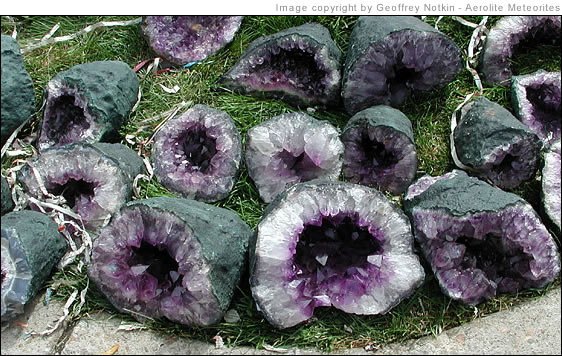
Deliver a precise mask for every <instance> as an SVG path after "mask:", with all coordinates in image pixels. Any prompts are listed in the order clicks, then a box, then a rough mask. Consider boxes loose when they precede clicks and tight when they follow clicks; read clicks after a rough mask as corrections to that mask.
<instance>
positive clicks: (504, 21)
mask: <svg viewBox="0 0 562 356" xmlns="http://www.w3.org/2000/svg"><path fill="white" fill-rule="evenodd" d="M541 43H544V44H553V45H560V16H505V17H503V18H501V19H500V20H499V21H498V22H497V23H496V24H495V25H494V26H493V27H492V28H491V29H490V32H489V33H488V36H487V37H486V42H485V44H484V49H483V53H482V57H481V60H480V64H479V66H480V70H481V71H482V73H483V74H484V79H485V80H486V81H488V82H490V83H493V84H501V85H504V86H508V85H509V84H510V79H511V76H512V75H513V72H512V70H511V59H512V58H514V57H515V56H516V55H517V52H518V51H519V50H520V49H521V48H523V47H525V46H529V45H530V46H537V45H539V44H541Z"/></svg>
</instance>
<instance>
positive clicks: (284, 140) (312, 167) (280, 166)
mask: <svg viewBox="0 0 562 356" xmlns="http://www.w3.org/2000/svg"><path fill="white" fill-rule="evenodd" d="M343 151H344V147H343V143H342V142H341V141H340V137H339V132H338V130H337V129H336V128H335V127H334V126H332V125H331V124H330V123H329V122H326V121H320V120H317V119H315V118H313V117H312V116H309V115H307V114H305V113H302V112H294V113H287V114H282V115H279V116H275V117H273V118H271V119H269V120H267V121H265V122H263V123H261V124H259V125H257V126H254V127H252V128H251V129H250V130H248V139H247V143H246V166H247V167H248V174H249V176H250V177H251V178H252V180H253V181H254V183H255V184H256V186H257V188H258V191H259V194H260V196H261V198H262V199H263V200H264V201H265V202H266V203H269V202H271V201H272V200H273V199H274V198H275V197H276V196H277V195H278V194H279V193H281V192H282V191H284V190H285V189H286V188H288V187H290V186H292V185H294V184H295V183H299V182H305V181H309V180H312V179H316V178H322V179H325V180H331V181H335V180H337V179H338V177H339V175H340V172H341V167H342V162H343V160H342V155H343Z"/></svg>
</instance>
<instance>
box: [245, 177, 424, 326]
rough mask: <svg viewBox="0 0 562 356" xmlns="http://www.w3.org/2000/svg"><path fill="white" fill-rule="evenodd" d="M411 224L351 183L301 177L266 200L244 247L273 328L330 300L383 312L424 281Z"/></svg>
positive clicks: (358, 310)
mask: <svg viewBox="0 0 562 356" xmlns="http://www.w3.org/2000/svg"><path fill="white" fill-rule="evenodd" d="M412 245H413V237H412V233H411V230H410V223H409V221H408V219H407V217H406V216H405V215H404V213H403V212H402V211H401V210H400V209H398V208H397V207H396V206H395V205H394V204H393V203H391V202H390V201H389V200H388V199H386V198H385V197H384V195H382V193H380V192H379V191H377V190H375V189H371V188H368V187H365V186H361V185H357V184H351V183H341V182H338V183H333V182H320V181H314V182H307V183H300V184H297V185H295V186H293V187H291V188H289V189H287V190H286V191H285V192H283V193H282V194H281V195H280V196H279V197H278V198H277V199H276V200H275V201H274V202H273V203H271V204H270V205H269V206H268V207H267V209H266V211H265V212H264V216H263V217H262V220H261V221H260V223H259V224H258V227H257V239H256V242H255V247H250V286H251V290H252V295H253V297H254V299H255V301H256V303H257V305H258V308H259V310H261V312H262V313H263V314H264V316H265V317H266V319H267V320H268V321H269V322H270V323H271V324H272V325H273V326H275V327H277V328H280V329H281V328H288V327H291V326H294V325H297V324H298V323H300V322H303V321H305V320H307V319H309V318H310V317H312V314H313V312H314V309H315V308H317V307H321V306H324V307H325V306H334V307H336V308H338V309H341V310H343V311H345V312H347V313H355V314H380V313H385V312H387V311H388V310H390V309H391V308H393V307H394V306H395V305H397V304H398V303H399V302H400V301H401V300H402V299H403V298H406V297H407V296H409V295H410V294H411V293H412V292H413V291H414V290H415V289H416V288H417V287H418V286H420V284H421V283H422V282H423V279H424V276H425V273H424V271H423V268H422V266H421V265H420V262H419V259H418V256H417V255H415V254H414V252H413V248H412Z"/></svg>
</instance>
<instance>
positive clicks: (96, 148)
mask: <svg viewBox="0 0 562 356" xmlns="http://www.w3.org/2000/svg"><path fill="white" fill-rule="evenodd" d="M32 167H33V168H35V170H36V172H37V175H38V177H36V175H35V174H34V172H33V169H32ZM143 172H144V164H143V161H142V159H141V158H140V157H139V156H138V155H137V154H136V153H135V152H134V151H133V150H131V149H130V148H128V147H127V146H124V145H122V144H120V143H114V144H111V143H95V144H89V143H72V144H69V145H65V146H60V147H52V148H49V149H46V150H44V151H42V152H41V153H40V154H39V155H38V156H37V157H35V158H34V159H32V160H31V161H29V162H28V163H27V164H26V165H25V166H24V167H23V168H22V170H21V171H20V172H19V174H18V181H19V182H21V183H22V185H23V188H24V190H25V191H26V192H27V194H29V195H31V196H32V197H36V198H40V197H42V196H43V193H42V191H41V188H40V184H39V182H38V181H37V178H39V179H41V181H42V184H44V186H45V189H46V190H47V192H49V193H51V194H53V195H55V196H62V197H64V198H65V199H66V203H67V204H68V206H69V207H70V208H71V209H72V210H73V211H74V212H76V213H77V214H79V215H80V216H81V218H82V220H83V221H84V223H85V224H86V227H88V228H94V229H95V228H99V227H101V226H103V225H105V224H106V223H107V221H108V220H109V218H110V217H111V215H112V214H113V213H114V212H116V211H117V210H119V208H120V207H121V205H123V204H124V203H125V202H127V201H128V200H129V199H130V198H131V194H132V190H133V180H134V178H135V177H136V176H137V175H138V174H141V173H143Z"/></svg>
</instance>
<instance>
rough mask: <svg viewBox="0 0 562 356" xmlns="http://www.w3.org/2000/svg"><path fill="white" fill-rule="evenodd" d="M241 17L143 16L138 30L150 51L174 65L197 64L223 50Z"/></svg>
mask: <svg viewBox="0 0 562 356" xmlns="http://www.w3.org/2000/svg"><path fill="white" fill-rule="evenodd" d="M243 18H244V17H243V16H144V17H143V19H142V23H141V29H142V32H143V34H144V37H145V38H146V41H147V43H148V45H149V46H150V48H151V49H152V51H153V52H154V53H155V54H156V55H157V56H160V57H162V58H164V59H165V60H167V61H168V62H170V63H172V64H174V65H185V64H188V63H193V62H200V61H202V60H204V59H205V58H207V57H208V56H210V55H212V54H214V53H216V52H217V51H219V50H220V49H221V48H223V47H224V46H226V45H227V44H228V43H230V41H232V39H233V38H234V35H235V34H236V32H237V31H238V29H239V28H240V24H241V23H242V19H243Z"/></svg>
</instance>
